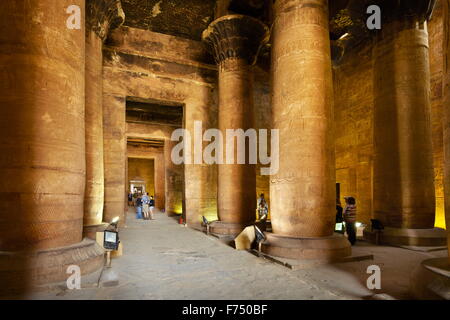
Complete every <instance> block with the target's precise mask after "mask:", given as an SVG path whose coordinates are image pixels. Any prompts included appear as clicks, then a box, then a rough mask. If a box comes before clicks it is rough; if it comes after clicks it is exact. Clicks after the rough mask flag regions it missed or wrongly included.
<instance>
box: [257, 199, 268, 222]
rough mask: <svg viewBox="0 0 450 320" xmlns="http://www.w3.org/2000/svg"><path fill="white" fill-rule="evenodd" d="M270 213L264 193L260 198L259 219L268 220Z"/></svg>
mask: <svg viewBox="0 0 450 320" xmlns="http://www.w3.org/2000/svg"><path fill="white" fill-rule="evenodd" d="M268 212H269V207H268V205H267V201H266V199H265V198H264V193H261V194H260V195H259V198H258V219H259V220H261V218H267V214H268Z"/></svg>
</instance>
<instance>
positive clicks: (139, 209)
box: [135, 195, 142, 219]
mask: <svg viewBox="0 0 450 320" xmlns="http://www.w3.org/2000/svg"><path fill="white" fill-rule="evenodd" d="M135 207H136V219H142V198H141V196H140V195H139V196H138V197H137V198H136V204H135Z"/></svg>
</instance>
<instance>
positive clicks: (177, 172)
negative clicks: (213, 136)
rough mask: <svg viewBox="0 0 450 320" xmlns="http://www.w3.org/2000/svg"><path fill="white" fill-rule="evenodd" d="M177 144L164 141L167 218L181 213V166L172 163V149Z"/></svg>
mask: <svg viewBox="0 0 450 320" xmlns="http://www.w3.org/2000/svg"><path fill="white" fill-rule="evenodd" d="M177 144H178V142H175V141H171V140H170V139H166V140H164V167H165V209H166V214H167V215H168V216H174V215H177V214H182V213H183V170H184V166H183V165H176V164H174V163H173V161H172V158H171V154H172V149H173V147H175V146H176V145H177Z"/></svg>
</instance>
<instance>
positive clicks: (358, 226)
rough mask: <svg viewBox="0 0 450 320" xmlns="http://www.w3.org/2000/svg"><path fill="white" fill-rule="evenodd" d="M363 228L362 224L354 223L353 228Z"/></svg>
mask: <svg viewBox="0 0 450 320" xmlns="http://www.w3.org/2000/svg"><path fill="white" fill-rule="evenodd" d="M362 226H363V224H362V223H361V222H356V223H355V227H357V228H361V227H362Z"/></svg>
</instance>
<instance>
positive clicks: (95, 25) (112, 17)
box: [86, 0, 125, 40]
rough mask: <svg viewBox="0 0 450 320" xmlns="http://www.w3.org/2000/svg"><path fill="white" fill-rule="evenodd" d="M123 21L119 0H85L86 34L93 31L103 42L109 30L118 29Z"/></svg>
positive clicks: (123, 14) (123, 16)
mask: <svg viewBox="0 0 450 320" xmlns="http://www.w3.org/2000/svg"><path fill="white" fill-rule="evenodd" d="M124 21H125V13H124V11H123V9H122V3H121V1H120V0H87V1H86V32H90V31H94V32H95V33H96V34H97V36H98V37H99V38H100V39H102V40H105V39H106V37H107V35H108V32H109V30H112V29H115V28H118V27H120V26H121V25H122V23H123V22H124Z"/></svg>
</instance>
